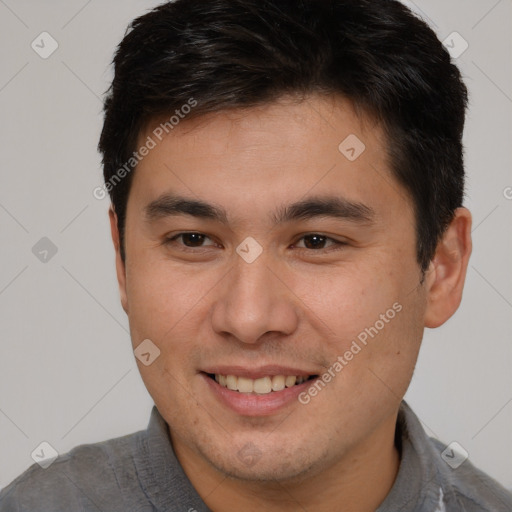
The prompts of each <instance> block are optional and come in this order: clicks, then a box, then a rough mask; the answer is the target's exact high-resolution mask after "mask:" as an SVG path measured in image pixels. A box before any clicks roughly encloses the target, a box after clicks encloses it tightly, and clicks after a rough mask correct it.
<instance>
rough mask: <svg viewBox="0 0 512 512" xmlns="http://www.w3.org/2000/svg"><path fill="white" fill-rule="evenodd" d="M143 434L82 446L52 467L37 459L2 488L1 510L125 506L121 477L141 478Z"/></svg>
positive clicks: (42, 511) (55, 510)
mask: <svg viewBox="0 0 512 512" xmlns="http://www.w3.org/2000/svg"><path fill="white" fill-rule="evenodd" d="M141 434H143V432H136V433H134V434H129V435H126V436H123V437H119V438H115V439H110V440H108V441H102V442H99V443H95V444H84V445H80V446H77V447H76V448H74V449H73V450H71V451H70V452H68V453H66V454H64V455H60V456H59V457H58V458H57V459H56V460H55V461H54V462H53V463H52V464H51V465H50V466H49V467H47V468H46V469H43V468H42V467H41V466H39V464H33V465H32V466H30V467H29V468H28V469H27V470H26V471H25V472H24V473H22V474H21V475H20V476H18V477H17V478H16V479H15V480H14V481H13V482H11V483H10V484H9V485H8V486H7V487H5V488H4V489H3V490H2V491H1V492H0V512H25V511H27V512H28V511H31V512H33V511H36V510H37V511H39V512H46V511H48V512H49V511H52V512H60V511H62V512H64V511H66V512H70V511H71V510H82V511H89V510H109V511H112V512H113V511H114V510H125V507H124V506H123V503H124V500H123V496H122V487H121V486H120V485H119V479H126V478H129V479H130V480H132V481H133V482H135V481H136V471H135V468H134V464H133V454H134V452H135V451H136V449H137V445H138V444H139V443H141V442H143V436H142V435H141ZM113 504H116V505H115V506H116V507H119V508H115V509H114V508H113Z"/></svg>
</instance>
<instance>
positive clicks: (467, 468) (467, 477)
mask: <svg viewBox="0 0 512 512" xmlns="http://www.w3.org/2000/svg"><path fill="white" fill-rule="evenodd" d="M429 441H430V443H431V446H432V449H433V453H435V454H436V455H435V456H436V459H437V461H436V462H437V467H438V470H439V473H438V474H439V477H440V484H441V487H442V489H443V493H444V500H445V503H446V504H449V505H450V507H449V508H447V509H446V510H447V512H451V511H459V510H465V511H467V512H510V511H512V492H510V491H508V490H507V489H505V488H504V487H503V486H502V485H501V484H499V483H498V482H497V481H496V480H494V479H493V478H491V477H490V476H489V475H487V474H486V473H484V472H483V471H481V470H480V469H478V468H476V467H475V466H474V465H473V464H472V463H471V462H470V461H469V460H468V459H467V460H465V461H464V462H462V463H461V464H460V465H458V464H453V467H452V466H450V465H449V464H448V463H447V462H446V460H448V459H446V457H447V456H451V455H452V453H453V452H450V451H448V452H446V450H448V448H447V447H446V445H444V444H443V443H441V442H440V441H439V440H437V439H433V438H430V440H429ZM443 452H445V459H443V456H442V455H441V454H442V453H443ZM458 462H460V460H459V461H458ZM441 510H442V509H441Z"/></svg>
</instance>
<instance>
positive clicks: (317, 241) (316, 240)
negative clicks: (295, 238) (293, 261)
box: [297, 233, 346, 250]
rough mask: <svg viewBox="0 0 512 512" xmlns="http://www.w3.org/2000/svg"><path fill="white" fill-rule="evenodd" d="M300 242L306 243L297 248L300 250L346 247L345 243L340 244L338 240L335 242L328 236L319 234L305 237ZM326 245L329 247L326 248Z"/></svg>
mask: <svg viewBox="0 0 512 512" xmlns="http://www.w3.org/2000/svg"><path fill="white" fill-rule="evenodd" d="M300 240H303V241H304V245H303V246H297V247H298V248H300V249H304V248H305V249H312V250H318V249H326V248H329V247H332V246H337V245H346V244H344V243H343V242H339V241H337V240H334V239H332V238H330V237H328V236H325V235H320V234H319V233H312V234H309V235H305V236H303V237H302V238H301V239H300ZM326 244H328V245H327V247H326Z"/></svg>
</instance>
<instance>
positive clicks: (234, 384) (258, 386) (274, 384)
mask: <svg viewBox="0 0 512 512" xmlns="http://www.w3.org/2000/svg"><path fill="white" fill-rule="evenodd" d="M215 380H216V381H217V382H218V383H219V384H220V385H221V386H223V387H225V388H228V389H231V390H232V391H240V392H241V393H252V392H254V393H258V394H261V395H263V394H266V393H270V392H271V391H281V390H283V389H284V388H285V387H287V388H290V387H292V386H294V385H295V384H302V383H303V382H304V381H306V380H308V377H303V376H298V377H296V376H295V375H288V376H285V375H274V376H272V377H270V376H269V377H262V378H260V379H248V378H246V377H236V376H235V375H220V374H218V373H217V374H215Z"/></svg>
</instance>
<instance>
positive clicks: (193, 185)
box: [132, 96, 410, 212]
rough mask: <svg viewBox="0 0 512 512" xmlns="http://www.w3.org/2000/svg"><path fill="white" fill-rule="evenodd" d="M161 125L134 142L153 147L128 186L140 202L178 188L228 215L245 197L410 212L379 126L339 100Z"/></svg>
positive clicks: (282, 104)
mask: <svg viewBox="0 0 512 512" xmlns="http://www.w3.org/2000/svg"><path fill="white" fill-rule="evenodd" d="M166 119H168V118H165V117H164V118H160V119H158V120H154V122H153V123H152V124H150V125H148V127H147V128H146V129H145V130H144V131H143V132H141V134H140V136H139V141H138V143H139V145H141V144H143V143H144V141H146V140H148V137H149V138H151V139H152V140H154V142H155V147H154V148H153V149H151V151H150V152H149V154H148V155H147V156H146V157H145V158H144V159H143V160H142V161H141V162H140V163H139V165H138V167H137V170H136V172H135V175H134V181H133V184H132V187H133V188H134V189H135V190H134V192H135V193H140V194H139V195H140V196H141V199H143V200H145V201H146V202H148V201H150V200H154V199H155V198H157V197H158V196H159V195H161V194H162V193H163V192H165V191H166V189H167V188H169V189H170V190H168V191H173V192H175V191H176V189H177V188H178V189H180V190H181V192H185V193H186V195H189V196H196V198H198V197H214V198H215V199H217V200H218V202H219V203H223V204H224V205H225V206H227V207H226V208H225V209H228V210H229V206H232V207H241V208H244V200H246V199H251V201H255V200H259V202H260V203H261V202H264V200H267V201H268V204H271V203H272V204H282V203H283V200H284V199H286V198H289V199H290V200H291V199H292V198H293V199H294V200H295V201H297V200H298V199H299V198H301V197H305V196H306V195H307V194H308V193H309V192H311V193H312V194H314V195H315V196H319V195H322V194H326V193H329V194H330V195H333V194H336V193H339V194H340V195H342V196H344V197H345V198H346V199H349V200H352V201H353V202H359V203H366V202H368V200H369V196H372V198H371V199H372V201H373V202H374V203H377V204H376V206H377V209H378V203H381V205H382V206H384V205H385V204H387V205H388V206H389V204H390V202H392V201H394V202H398V203H400V202H402V203H404V204H403V205H402V206H410V205H409V204H408V203H409V199H408V195H407V194H406V192H405V190H404V189H403V188H402V186H401V185H399V184H398V182H396V180H395V178H394V176H393V175H392V173H391V170H390V164H389V159H388V152H387V141H386V137H385V135H384V132H383V130H382V128H381V127H380V125H379V124H378V123H376V122H374V121H373V120H372V119H371V118H370V117H368V116H364V115H361V114H359V113H356V111H355V109H354V108H353V106H352V105H351V104H350V102H348V101H347V100H345V99H343V98H339V97H335V96H312V97H309V98H307V99H305V100H302V101H298V100H297V99H296V98H293V97H283V98H282V99H281V100H280V101H277V102H274V103H270V104H265V105H261V106H258V107H251V108H245V109H236V110H227V111H220V112H217V113H212V114H206V115H203V116H198V117H192V118H191V119H187V118H186V116H185V117H184V119H182V120H180V122H179V123H178V124H176V125H173V127H172V129H170V128H169V126H168V125H167V130H168V131H169V133H164V134H163V135H161V132H162V127H164V128H165V127H166V125H165V121H166ZM155 134H156V135H155ZM182 195H183V194H182ZM365 196H366V197H365ZM245 208H246V209H247V204H246V206H245ZM267 210H268V209H267ZM253 211H254V212H255V211H256V210H253Z"/></svg>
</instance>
